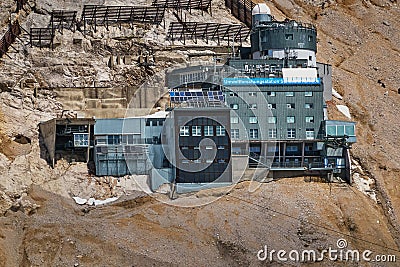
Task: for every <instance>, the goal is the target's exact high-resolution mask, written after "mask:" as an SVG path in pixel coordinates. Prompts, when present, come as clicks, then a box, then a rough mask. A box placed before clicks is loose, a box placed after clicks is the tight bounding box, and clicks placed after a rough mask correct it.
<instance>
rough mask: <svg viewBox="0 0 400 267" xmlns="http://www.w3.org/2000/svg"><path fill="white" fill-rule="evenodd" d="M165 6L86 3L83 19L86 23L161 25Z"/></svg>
mask: <svg viewBox="0 0 400 267" xmlns="http://www.w3.org/2000/svg"><path fill="white" fill-rule="evenodd" d="M164 13H165V6H98V5H85V6H84V8H83V12H82V21H83V22H84V23H85V24H92V25H104V26H108V25H110V24H121V23H133V22H136V23H148V24H157V25H160V24H161V22H162V21H163V19H164Z"/></svg>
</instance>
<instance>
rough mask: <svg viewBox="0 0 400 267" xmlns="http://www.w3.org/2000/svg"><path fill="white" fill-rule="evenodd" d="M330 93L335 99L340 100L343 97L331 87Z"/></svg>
mask: <svg viewBox="0 0 400 267" xmlns="http://www.w3.org/2000/svg"><path fill="white" fill-rule="evenodd" d="M332 95H333V96H334V97H336V98H337V99H340V100H342V99H343V96H341V95H340V94H339V93H338V92H337V91H336V90H335V89H333V88H332Z"/></svg>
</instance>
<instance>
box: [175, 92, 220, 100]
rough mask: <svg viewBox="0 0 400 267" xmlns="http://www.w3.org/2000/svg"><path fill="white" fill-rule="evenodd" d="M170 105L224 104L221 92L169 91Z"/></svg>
mask: <svg viewBox="0 0 400 267" xmlns="http://www.w3.org/2000/svg"><path fill="white" fill-rule="evenodd" d="M169 96H170V98H171V102H172V103H183V102H225V97H224V94H223V92H222V91H171V92H169Z"/></svg>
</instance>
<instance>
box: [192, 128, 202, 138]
mask: <svg viewBox="0 0 400 267" xmlns="http://www.w3.org/2000/svg"><path fill="white" fill-rule="evenodd" d="M192 136H201V126H192Z"/></svg>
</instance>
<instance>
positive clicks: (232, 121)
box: [231, 117, 239, 123]
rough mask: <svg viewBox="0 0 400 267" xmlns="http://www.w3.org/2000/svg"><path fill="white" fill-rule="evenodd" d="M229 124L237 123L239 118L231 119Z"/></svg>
mask: <svg viewBox="0 0 400 267" xmlns="http://www.w3.org/2000/svg"><path fill="white" fill-rule="evenodd" d="M231 123H239V117H231Z"/></svg>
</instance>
